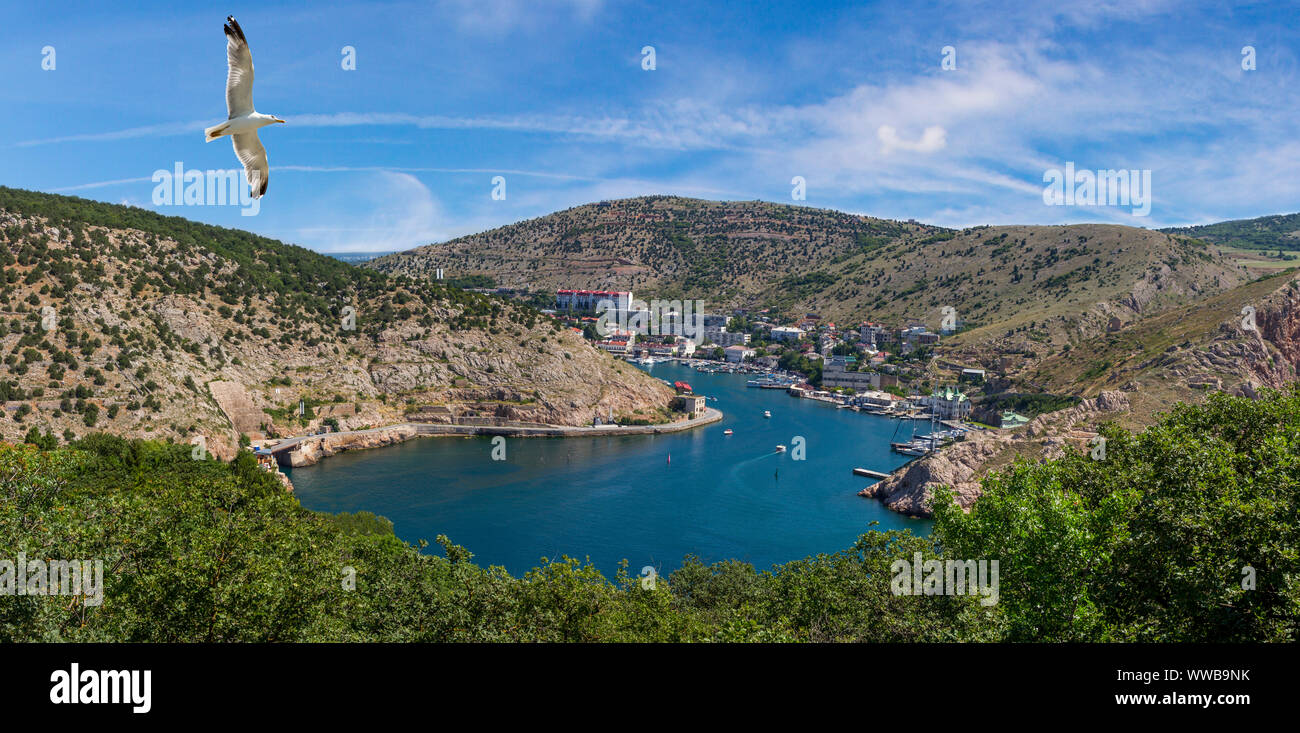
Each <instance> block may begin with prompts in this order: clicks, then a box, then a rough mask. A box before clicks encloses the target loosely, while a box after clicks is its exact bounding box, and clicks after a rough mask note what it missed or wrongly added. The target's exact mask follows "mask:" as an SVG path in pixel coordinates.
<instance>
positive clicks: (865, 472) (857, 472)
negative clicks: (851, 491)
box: [853, 468, 889, 479]
mask: <svg viewBox="0 0 1300 733" xmlns="http://www.w3.org/2000/svg"><path fill="white" fill-rule="evenodd" d="M853 475H854V476H866V477H867V478H876V479H887V478H889V474H887V473H881V472H880V471H872V470H871V469H869V468H855V469H853Z"/></svg>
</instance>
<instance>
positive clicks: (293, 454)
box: [276, 425, 418, 468]
mask: <svg viewBox="0 0 1300 733" xmlns="http://www.w3.org/2000/svg"><path fill="white" fill-rule="evenodd" d="M417 434H418V433H417V431H416V428H415V426H414V425H394V426H392V427H388V428H378V429H375V430H366V431H363V432H356V433H338V434H326V435H321V436H316V437H312V438H306V439H304V440H302V441H300V442H298V444H297V445H295V446H294V447H293V448H292V449H291V450H287V451H281V452H279V453H277V454H276V461H278V462H279V463H280V465H282V466H290V467H293V468H299V467H301V466H310V465H313V464H315V463H317V462H319V461H320V460H321V459H322V458H325V457H327V456H332V455H335V454H337V453H342V452H343V451H346V450H365V449H367V448H378V447H380V446H385V445H392V444H393V443H401V442H402V441H405V440H410V439H411V438H414V437H415V436H416V435H417Z"/></svg>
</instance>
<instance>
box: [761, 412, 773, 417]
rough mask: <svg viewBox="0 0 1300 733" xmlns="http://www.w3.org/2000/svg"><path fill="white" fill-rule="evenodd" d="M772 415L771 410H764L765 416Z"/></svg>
mask: <svg viewBox="0 0 1300 733" xmlns="http://www.w3.org/2000/svg"><path fill="white" fill-rule="evenodd" d="M771 416H772V411H771V410H763V417H771Z"/></svg>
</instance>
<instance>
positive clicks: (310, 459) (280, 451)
mask: <svg viewBox="0 0 1300 733" xmlns="http://www.w3.org/2000/svg"><path fill="white" fill-rule="evenodd" d="M722 418H723V414H722V411H721V410H718V409H717V408H713V407H706V408H705V410H704V414H703V415H701V416H700V417H696V418H691V419H688V420H681V421H678V422H674V423H665V424H661V425H600V426H590V425H580V426H571V425H549V426H537V425H453V424H449V423H419V422H405V423H397V424H394V425H388V426H385V427H379V428H369V429H366V430H349V431H345V432H340V433H325V434H323V435H305V436H299V437H296V438H286V439H284V440H281V441H279V442H277V443H275V444H274V445H270V446H266V447H267V448H268V449H269V450H271V452H272V455H273V456H274V457H275V461H276V463H277V464H278V465H280V466H282V467H289V468H300V467H303V466H311V465H315V464H316V463H319V462H320V460H321V459H322V458H327V457H329V456H332V455H335V454H337V453H342V452H344V451H349V450H369V449H371V448H381V447H383V446H387V445H394V444H397V443H404V442H406V441H408V440H411V439H412V438H421V437H429V438H436V437H444V436H462V437H468V436H474V435H501V436H505V437H515V438H579V437H595V436H602V435H661V434H665V433H679V432H682V431H685V430H693V429H695V428H699V427H703V426H705V425H712V424H714V423H717V422H721V421H722Z"/></svg>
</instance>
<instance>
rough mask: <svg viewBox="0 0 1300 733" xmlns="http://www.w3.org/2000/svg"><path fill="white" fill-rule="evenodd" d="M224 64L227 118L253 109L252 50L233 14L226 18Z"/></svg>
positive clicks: (244, 113)
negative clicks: (228, 68) (225, 70)
mask: <svg viewBox="0 0 1300 733" xmlns="http://www.w3.org/2000/svg"><path fill="white" fill-rule="evenodd" d="M226 64H227V65H228V66H229V67H230V71H229V73H228V74H227V75H226V111H227V112H228V113H229V114H230V117H229V118H228V119H234V118H236V117H239V116H240V115H246V114H248V113H249V112H252V111H253V52H252V51H249V50H248V39H246V38H244V31H243V29H242V28H240V27H239V23H237V22H235V18H234V16H229V17H227V18H226ZM254 142H256V136H254ZM258 147H259V148H261V147H262V146H261V145H258ZM235 148H236V150H238V148H239V146H238V145H236V146H235Z"/></svg>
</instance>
